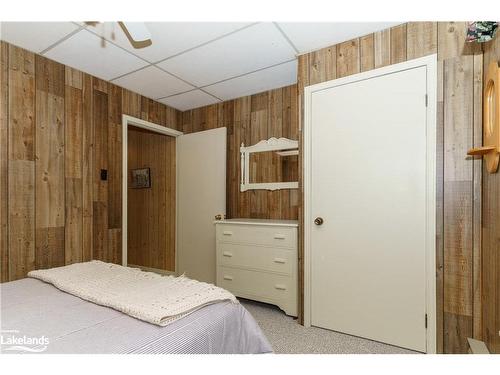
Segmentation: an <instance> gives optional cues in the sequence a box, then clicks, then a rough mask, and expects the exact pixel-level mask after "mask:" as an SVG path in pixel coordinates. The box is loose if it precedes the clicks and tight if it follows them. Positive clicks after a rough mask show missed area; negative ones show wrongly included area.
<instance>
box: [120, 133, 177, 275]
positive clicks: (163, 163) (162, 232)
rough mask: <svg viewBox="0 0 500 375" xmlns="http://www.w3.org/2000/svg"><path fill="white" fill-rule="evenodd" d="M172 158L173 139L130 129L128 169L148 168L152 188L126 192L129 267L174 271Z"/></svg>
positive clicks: (174, 191) (174, 216)
mask: <svg viewBox="0 0 500 375" xmlns="http://www.w3.org/2000/svg"><path fill="white" fill-rule="evenodd" d="M175 157H176V155H175V138H173V137H169V136H166V135H162V134H158V133H153V132H149V131H147V130H143V129H139V128H134V127H129V130H128V169H129V170H132V169H135V168H150V173H151V187H150V188H148V189H133V188H129V189H128V253H127V256H128V264H131V265H136V266H143V267H148V268H156V269H160V270H167V271H175V218H176V215H175V212H176V211H175V208H176V207H175V193H176V174H175V173H176V170H175V164H176V163H175ZM128 181H129V186H130V182H131V175H130V174H129V176H128Z"/></svg>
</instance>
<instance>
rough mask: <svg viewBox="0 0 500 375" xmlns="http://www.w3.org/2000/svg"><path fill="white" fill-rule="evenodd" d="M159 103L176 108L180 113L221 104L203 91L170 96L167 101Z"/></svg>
mask: <svg viewBox="0 0 500 375" xmlns="http://www.w3.org/2000/svg"><path fill="white" fill-rule="evenodd" d="M159 102H161V103H163V104H166V105H168V106H170V107H174V108H176V109H178V110H180V111H187V110H188V109H192V108H198V107H203V106H205V105H210V104H215V103H219V102H220V100H217V99H216V98H214V97H213V96H211V95H208V94H207V93H204V92H203V91H201V90H193V91H189V92H185V93H184V94H179V95H174V96H170V97H168V98H165V99H160V100H159Z"/></svg>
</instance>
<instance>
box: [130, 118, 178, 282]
mask: <svg viewBox="0 0 500 375" xmlns="http://www.w3.org/2000/svg"><path fill="white" fill-rule="evenodd" d="M129 126H134V127H136V128H141V129H146V130H149V131H151V132H154V133H158V134H162V135H167V136H170V137H174V138H177V137H179V136H181V135H183V134H184V133H183V132H180V131H178V130H175V129H171V128H167V127H165V126H162V125H158V124H155V123H153V122H149V121H145V120H141V119H139V118H136V117H132V116H129V115H122V265H123V266H127V253H128V247H127V246H128V243H127V242H128V237H127V235H128V212H127V211H128V127H129ZM176 158H177V147H176ZM177 174H178V170H177V168H176V169H175V175H176V184H177V180H178V179H177ZM177 194H178V189H177V186H176V189H175V195H176V196H175V205H176V214H175V221H176V223H175V225H176V228H177V214H178V209H177V204H178V202H177ZM175 233H176V234H177V229H176V232H175ZM149 270H151V269H149ZM176 270H177V241H175V271H174V272H169V271H165V270H160V271H163V273H175V272H176ZM155 271H156V270H155Z"/></svg>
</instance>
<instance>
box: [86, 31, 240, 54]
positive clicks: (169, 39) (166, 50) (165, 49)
mask: <svg viewBox="0 0 500 375" xmlns="http://www.w3.org/2000/svg"><path fill="white" fill-rule="evenodd" d="M145 24H146V27H147V28H148V30H149V32H150V33H151V40H152V42H153V43H152V44H151V45H150V46H148V47H144V48H139V49H135V48H134V47H132V45H131V44H130V42H129V40H128V39H127V37H126V36H125V34H124V32H123V30H122V29H121V27H120V25H118V23H117V22H105V23H100V24H97V25H95V26H89V30H93V31H95V32H96V33H97V34H99V35H104V37H105V38H106V39H109V40H113V42H114V43H116V44H118V45H119V46H121V47H123V48H125V49H126V50H128V51H130V52H132V53H134V54H136V55H137V56H140V57H142V58H143V59H145V60H148V61H149V62H152V63H154V62H158V61H160V60H163V59H165V58H167V57H170V56H173V55H175V54H178V53H180V52H183V51H186V50H188V49H190V48H193V47H196V46H199V45H200V44H203V43H206V42H208V41H210V40H213V39H215V38H218V37H220V36H222V35H225V34H228V33H231V32H233V31H235V30H238V29H241V28H242V27H245V26H247V25H250V23H243V22H145ZM112 34H113V35H114V39H113V37H112Z"/></svg>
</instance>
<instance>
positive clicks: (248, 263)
mask: <svg viewBox="0 0 500 375" xmlns="http://www.w3.org/2000/svg"><path fill="white" fill-rule="evenodd" d="M217 264H219V265H221V266H229V267H241V268H247V269H253V270H262V271H271V272H280V273H284V274H287V275H292V273H293V272H294V267H295V265H296V264H297V252H296V251H294V250H288V249H282V248H271V247H261V246H256V245H240V244H232V243H220V244H219V246H218V247H217Z"/></svg>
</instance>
